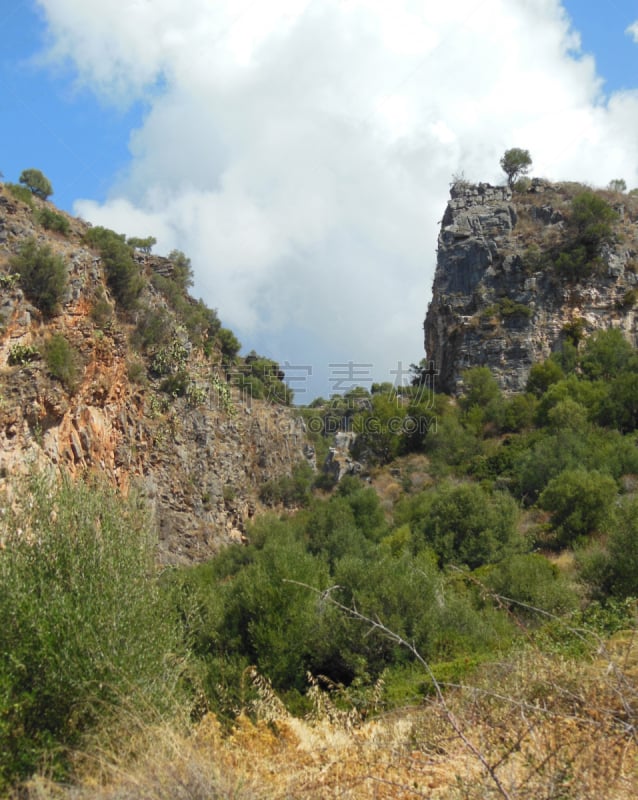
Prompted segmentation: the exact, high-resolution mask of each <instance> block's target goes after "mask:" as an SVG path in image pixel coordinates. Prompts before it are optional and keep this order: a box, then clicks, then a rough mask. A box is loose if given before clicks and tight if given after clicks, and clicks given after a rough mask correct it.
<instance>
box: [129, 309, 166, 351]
mask: <svg viewBox="0 0 638 800" xmlns="http://www.w3.org/2000/svg"><path fill="white" fill-rule="evenodd" d="M173 327H174V326H173V322H172V319H171V317H170V315H169V313H168V312H167V311H166V310H165V309H163V308H157V309H155V308H142V309H141V310H140V312H139V315H138V319H137V324H136V326H135V330H134V332H133V334H132V336H131V342H132V344H133V346H134V347H135V348H137V349H138V350H149V349H153V348H157V347H161V346H163V345H166V344H167V343H168V342H169V341H170V339H171V336H172V334H173Z"/></svg>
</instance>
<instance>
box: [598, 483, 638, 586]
mask: <svg viewBox="0 0 638 800" xmlns="http://www.w3.org/2000/svg"><path fill="white" fill-rule="evenodd" d="M610 528H611V532H610V535H609V540H608V544H607V547H608V551H609V562H608V571H607V575H606V581H605V584H606V585H605V586H604V588H605V589H607V590H608V591H610V592H611V593H612V594H614V595H616V596H617V597H638V499H636V498H635V497H634V498H631V499H628V500H626V501H625V502H623V503H622V504H621V505H620V506H619V507H618V508H617V509H616V512H615V514H614V517H613V522H612V525H611V526H610Z"/></svg>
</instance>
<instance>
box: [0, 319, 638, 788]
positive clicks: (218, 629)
mask: <svg viewBox="0 0 638 800" xmlns="http://www.w3.org/2000/svg"><path fill="white" fill-rule="evenodd" d="M566 346H567V345H566ZM255 361H257V362H259V359H258V358H256V359H255V360H253V361H252V363H253V364H254V363H255ZM566 363H570V364H572V366H571V367H569V368H566V367H565V364H566ZM425 378H427V374H426V373H425V371H424V370H423V369H421V368H420V367H415V370H414V385H413V386H412V387H406V388H405V389H404V390H403V392H402V393H400V394H397V393H396V392H395V391H394V390H393V389H392V387H390V386H387V385H381V386H376V387H374V392H373V393H368V392H366V391H364V390H357V391H355V392H353V393H351V396H350V397H341V398H335V400H334V401H332V402H329V403H319V404H316V405H315V407H313V408H311V409H307V410H306V411H305V412H304V413H305V414H306V415H307V417H308V421H310V420H314V421H315V424H314V425H309V428H310V429H311V430H316V431H319V430H320V429H321V430H334V428H335V425H336V426H337V427H338V428H339V427H340V428H342V429H344V430H360V431H361V438H362V441H363V443H362V444H361V445H360V448H361V455H362V456H364V455H365V457H366V458H368V460H369V462H370V463H376V464H377V467H376V468H375V469H376V470H377V472H378V474H379V475H384V474H386V472H385V471H384V466H383V465H384V464H386V463H390V462H392V463H393V464H394V465H397V466H396V467H393V469H394V470H395V472H396V481H397V482H398V483H395V485H394V487H393V488H392V491H391V492H389V494H387V495H384V494H383V492H381V491H380V490H379V491H378V490H377V489H375V488H373V487H372V486H370V485H368V484H366V483H365V482H364V481H361V480H360V479H359V478H355V477H345V478H343V479H342V480H341V482H340V483H339V484H338V485H337V486H336V487H335V488H334V489H333V490H332V491H331V492H330V493H328V494H325V493H324V492H322V491H319V490H317V489H316V488H315V489H313V484H317V483H321V481H319V480H318V479H317V476H316V475H315V474H314V473H313V472H312V471H311V470H310V469H309V468H307V467H300V468H299V470H298V471H297V472H296V474H295V475H294V476H292V477H291V478H287V479H282V480H281V481H278V482H277V481H275V482H271V483H269V484H268V485H266V486H264V489H263V492H262V499H263V500H264V501H265V502H268V503H270V504H271V505H272V506H273V507H277V506H278V507H279V509H280V510H279V512H275V511H272V512H270V513H268V514H265V515H262V516H261V517H259V518H257V520H256V521H255V522H254V523H253V525H252V528H251V529H250V531H249V540H250V543H249V545H248V546H240V545H237V546H231V547H229V548H228V549H226V550H225V551H223V552H222V553H221V554H220V555H219V556H218V557H217V558H215V559H214V560H213V561H211V562H209V563H205V564H202V565H199V566H196V567H192V568H188V569H174V570H170V571H167V572H165V573H164V574H163V575H161V576H160V575H158V574H157V573H156V572H155V570H154V569H153V566H152V535H151V528H150V526H149V522H148V520H147V519H145V518H144V516H143V514H142V512H141V508H140V506H138V505H137V504H136V501H135V499H134V498H132V499H131V500H130V501H128V502H127V503H126V504H124V506H123V505H122V501H121V500H120V499H118V498H116V497H115V495H113V494H112V493H111V492H110V491H109V490H107V489H105V488H104V487H99V486H87V487H85V486H83V485H82V484H76V485H72V484H71V483H70V482H68V481H63V482H62V483H61V484H54V483H52V482H51V481H47V480H44V479H41V478H34V479H33V481H32V482H31V483H30V484H29V485H28V486H26V487H23V488H22V490H21V491H20V492H19V494H18V496H17V498H16V500H15V501H14V502H13V503H12V504H11V506H8V507H7V508H8V509H9V512H10V513H8V514H5V516H4V517H3V518H2V523H1V525H2V531H1V533H2V540H3V546H4V549H3V550H2V551H0V572H1V575H2V593H1V595H0V624H1V626H2V630H3V632H4V643H5V644H4V647H3V649H2V653H0V705H1V706H2V720H3V722H2V726H0V739H1V740H2V743H3V750H4V752H5V753H7V754H8V757H7V758H6V759H5V760H4V763H3V772H2V780H3V781H4V782H5V784H6V783H9V782H11V781H13V780H15V779H16V778H17V777H20V776H26V775H28V774H29V773H30V772H31V771H32V770H33V769H35V768H36V767H37V766H38V764H40V763H41V759H42V758H43V757H46V758H47V759H48V763H49V767H50V768H51V765H54V769H55V770H56V771H57V772H56V774H59V775H63V774H64V771H65V769H66V768H67V766H68V761H67V759H66V753H67V752H68V748H69V747H74V746H76V745H77V744H78V743H80V742H82V741H83V740H84V737H85V736H86V735H87V732H89V731H91V730H93V729H95V728H96V726H97V727H99V726H100V725H102V724H104V721H105V719H108V718H109V716H110V715H111V714H113V713H114V709H117V707H118V706H121V705H122V703H125V704H127V705H128V704H129V703H131V702H135V703H136V704H137V706H138V712H137V713H140V714H142V715H143V713H144V712H143V708H144V707H146V708H147V710H148V709H149V708H152V709H153V710H154V712H153V713H155V711H156V710H157V708H158V707H159V706H158V704H160V705H161V704H162V703H164V704H166V703H168V702H169V698H173V697H175V696H178V697H180V698H181V699H182V702H183V703H185V704H186V707H189V706H190V707H191V713H192V714H194V715H195V716H197V715H198V714H201V713H202V709H214V710H215V711H216V712H217V714H218V715H219V716H220V718H222V719H227V720H229V719H231V718H232V717H233V715H234V714H235V713H236V712H237V710H238V709H240V708H242V707H244V705H245V702H246V693H250V692H251V691H254V689H251V688H250V685H247V683H246V675H247V674H248V670H249V667H252V666H255V667H256V668H257V670H258V671H259V673H260V674H261V675H263V676H265V678H267V679H268V680H269V681H270V682H271V683H272V685H273V686H274V687H275V688H276V690H277V691H279V692H280V695H281V697H283V698H284V699H285V701H286V702H287V703H288V705H289V707H290V708H291V709H292V710H294V711H296V712H297V713H300V712H304V711H307V710H308V708H309V705H308V704H309V703H310V702H311V701H310V699H309V698H310V695H308V690H309V683H308V678H307V676H308V674H311V675H314V676H319V675H321V676H324V677H323V678H322V680H324V681H325V682H327V684H328V685H341V686H342V687H344V691H347V693H348V698H349V701H350V702H352V703H354V704H355V705H356V706H357V707H359V708H361V709H365V708H367V707H368V706H369V705H370V704H372V705H373V706H374V707H377V705H378V703H379V696H378V689H377V688H375V686H378V683H377V682H378V681H379V679H382V680H383V687H384V688H383V698H384V699H383V703H384V704H386V705H387V704H390V705H393V704H398V703H403V702H406V701H407V700H409V699H412V698H414V696H415V695H419V694H424V693H425V694H427V693H428V692H431V691H432V689H433V684H432V681H431V680H430V678H428V676H427V674H423V673H422V672H420V671H418V670H415V668H414V665H413V663H412V653H411V652H410V650H409V649H406V648H405V647H402V646H401V644H400V643H399V642H398V641H397V640H396V639H395V640H394V641H393V640H391V639H389V638H387V637H386V636H383V635H381V633H380V632H379V630H374V629H372V628H371V627H370V625H364V624H362V623H361V620H360V619H356V618H354V615H350V614H348V613H344V609H356V612H357V615H362V616H364V617H366V618H368V619H369V620H371V621H375V620H380V621H382V622H383V624H384V625H385V626H387V628H389V629H390V630H391V631H393V632H394V633H395V634H396V636H397V637H399V638H400V639H401V640H403V641H404V642H409V643H410V645H411V647H413V648H414V649H415V650H416V651H418V653H419V654H420V656H421V657H422V658H423V659H425V660H427V662H428V663H429V664H430V665H431V668H432V674H433V675H434V676H436V678H438V679H439V680H443V681H445V680H450V679H452V680H458V679H459V678H461V677H462V676H464V675H466V673H467V672H468V671H470V670H472V669H473V668H474V667H475V666H476V665H477V664H479V663H481V662H482V661H484V660H485V659H487V658H488V657H490V656H493V654H494V653H495V652H500V653H504V652H507V651H510V650H511V649H512V648H513V647H516V646H522V645H523V644H524V642H526V641H528V639H529V636H533V637H535V638H536V639H537V641H542V642H544V646H545V647H549V648H550V649H554V650H556V651H558V652H566V651H569V652H572V653H574V652H576V653H581V654H582V653H584V652H587V647H586V646H585V644H584V640H583V631H586V630H587V629H590V630H592V631H594V632H599V633H600V634H602V635H606V634H608V633H609V632H610V631H613V630H615V629H618V628H619V627H623V626H627V625H630V624H631V613H630V608H631V606H630V605H627V603H626V600H627V598H630V597H635V596H637V595H638V499H636V498H635V497H634V484H633V480H634V479H633V478H631V477H630V476H632V475H635V474H638V450H637V448H636V427H637V425H638V417H637V416H636V409H635V396H636V394H635V392H634V391H632V387H633V386H634V385H635V381H636V380H637V379H638V357H637V354H636V352H635V351H634V350H633V348H632V347H631V346H629V345H628V344H627V343H626V342H625V340H624V339H623V338H622V336H620V334H618V333H617V332H616V331H608V332H603V333H599V334H597V335H595V336H593V337H592V338H590V339H589V340H587V341H586V342H585V343H584V345H583V346H582V347H581V348H580V350H578V351H577V354H576V357H575V358H573V359H566V358H565V353H559V354H557V355H556V356H555V357H552V359H550V361H549V362H546V363H545V364H540V365H537V366H536V367H534V369H533V370H532V373H531V375H530V380H529V390H530V391H529V393H528V394H526V395H522V396H516V397H509V398H508V397H504V396H502V394H501V393H500V391H499V390H498V387H497V386H496V384H495V383H494V381H493V379H492V377H491V375H490V374H489V373H488V372H487V371H486V370H484V369H481V368H477V369H473V370H470V371H468V373H466V375H465V387H466V392H465V395H464V396H463V397H462V398H460V399H459V401H458V402H453V401H452V400H451V399H450V398H447V397H443V396H438V395H435V394H433V393H432V392H430V391H429V390H428V389H427V387H426V386H424V384H423V380H424V379H425ZM421 419H423V420H425V421H426V424H425V425H423V426H419V425H418V423H419V421H420V420H421ZM318 422H319V423H320V425H317V424H316V423H318ZM415 431H416V432H415ZM321 436H323V434H322V433H318V434H317V437H321ZM415 454H416V456H415ZM399 456H405V458H403V459H400V460H398V461H397V460H396V458H397V457H399ZM415 457H416V461H414V459H415ZM411 459H412V460H411ZM415 464H417V466H415ZM415 470H416V472H415ZM388 498H390V499H388ZM290 508H295V509H296V511H295V512H294V513H291V512H290V511H289V510H287V509H290ZM566 548H569V550H570V552H573V553H574V558H573V559H572V561H571V566H570V567H569V568H565V567H560V568H559V566H558V565H557V564H556V563H555V561H554V560H553V559H552V558H551V556H552V554H557V553H559V552H561V551H564V550H565V549H566ZM548 615H549V616H548ZM561 619H563V620H565V625H566V627H563V626H562V625H561V624H560V623H559V620H561ZM548 620H549V621H548ZM576 629H577V632H576V633H574V634H569V633H566V631H568V630H572V631H576ZM591 641H592V642H595V641H597V640H595V639H592V640H591ZM565 648H567V650H565ZM583 648H584V649H583ZM312 685H313V684H312V683H311V684H310V686H312ZM311 694H312V693H311ZM197 709H199V711H198V710H197Z"/></svg>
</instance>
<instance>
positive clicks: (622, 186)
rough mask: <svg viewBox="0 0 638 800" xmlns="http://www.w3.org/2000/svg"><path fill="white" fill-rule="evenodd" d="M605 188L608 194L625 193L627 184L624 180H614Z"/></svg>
mask: <svg viewBox="0 0 638 800" xmlns="http://www.w3.org/2000/svg"><path fill="white" fill-rule="evenodd" d="M607 188H608V189H609V191H610V192H626V191H627V182H626V181H625V179H624V178H614V180H613V181H609V185H608V187H607Z"/></svg>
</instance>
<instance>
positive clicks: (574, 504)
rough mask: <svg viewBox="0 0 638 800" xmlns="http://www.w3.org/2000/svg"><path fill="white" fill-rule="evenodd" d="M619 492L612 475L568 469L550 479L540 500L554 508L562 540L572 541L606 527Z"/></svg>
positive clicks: (555, 524) (543, 506)
mask: <svg viewBox="0 0 638 800" xmlns="http://www.w3.org/2000/svg"><path fill="white" fill-rule="evenodd" d="M617 494H618V487H617V486H616V482H615V481H614V479H613V478H611V477H610V476H609V475H604V474H603V473H601V472H598V471H597V470H592V471H587V470H585V469H566V470H564V471H563V472H561V473H560V474H559V475H557V476H556V477H555V478H552V479H551V480H550V481H549V483H548V484H547V486H546V487H545V489H544V490H543V492H542V494H541V496H540V498H539V501H538V502H539V505H540V507H541V508H543V509H545V510H546V511H551V512H552V526H553V528H554V530H555V531H556V538H557V542H558V544H561V545H568V544H572V543H573V542H575V541H576V540H577V539H579V538H582V537H583V536H586V535H587V534H589V533H593V532H594V531H600V530H601V529H602V528H603V527H604V525H605V523H606V522H607V521H608V519H609V515H610V511H611V507H612V503H613V502H614V500H615V498H616V496H617Z"/></svg>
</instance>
